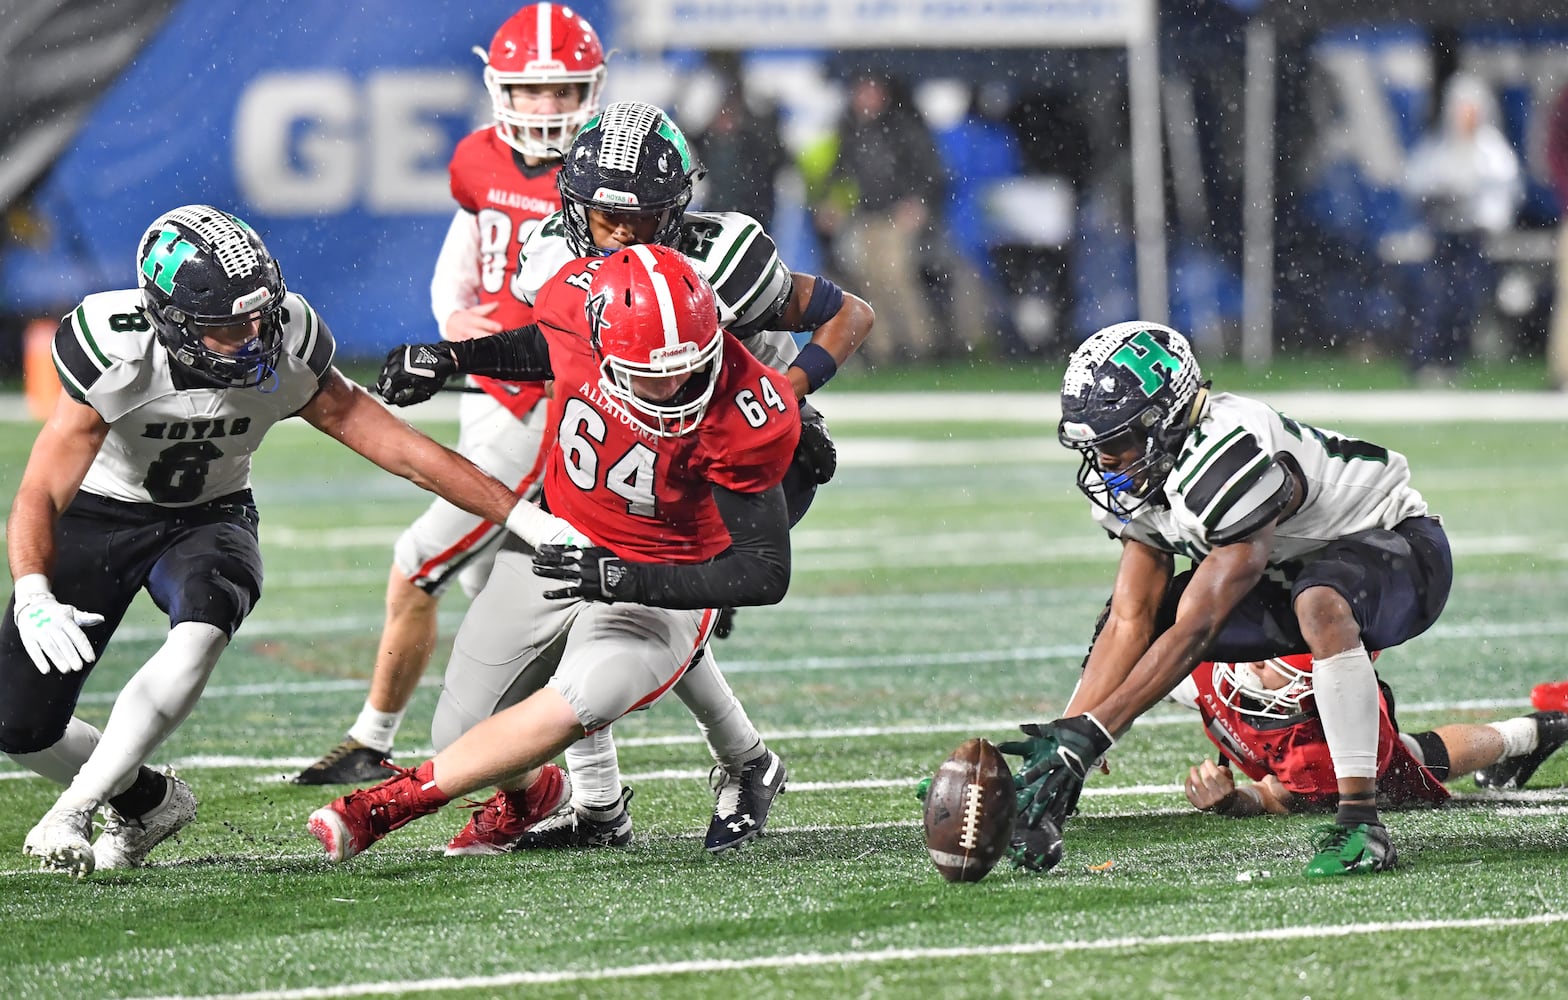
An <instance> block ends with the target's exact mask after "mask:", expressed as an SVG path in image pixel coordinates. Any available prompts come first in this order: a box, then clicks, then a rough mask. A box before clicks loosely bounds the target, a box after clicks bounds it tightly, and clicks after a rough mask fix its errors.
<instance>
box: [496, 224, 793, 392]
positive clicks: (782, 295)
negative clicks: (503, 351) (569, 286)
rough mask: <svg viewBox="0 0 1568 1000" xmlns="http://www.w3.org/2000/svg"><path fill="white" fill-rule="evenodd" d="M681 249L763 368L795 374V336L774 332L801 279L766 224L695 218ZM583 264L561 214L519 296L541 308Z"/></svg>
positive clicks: (531, 257) (528, 249) (545, 227)
mask: <svg viewBox="0 0 1568 1000" xmlns="http://www.w3.org/2000/svg"><path fill="white" fill-rule="evenodd" d="M675 249H677V250H679V251H680V252H681V253H682V254H684V255H685V256H686V257H687V259H689V260H690V261H691V264H692V267H694V268H695V269H696V270H697V273H698V274H700V275H702V276H703V277H704V278H706V279H708V284H710V285H712V286H713V295H714V297H715V298H717V299H718V300H719V308H720V310H721V313H722V315H721V319H720V321H721V323H722V324H723V325H724V328H725V329H727V330H729V331H730V332H731V333H733V334H734V335H735V336H737V337H739V338H740V339H741V341H742V342H744V343H745V345H746V347H747V349H748V350H750V351H751V353H752V354H753V355H755V356H756V357H757V358H758V359H759V360H760V361H761V362H762V363H763V364H765V365H767V366H768V367H770V368H774V369H776V370H778V371H783V370H784V369H785V368H788V367H789V364H790V362H791V361H793V360H795V355H796V354H798V353H799V348H797V347H796V345H795V339H794V337H792V336H790V335H789V334H788V333H787V332H783V331H775V330H774V329H773V326H774V324H775V321H776V320H777V319H778V317H779V314H780V313H781V312H782V311H783V310H784V307H785V305H786V304H787V303H788V302H789V296H790V292H791V291H792V290H793V287H794V278H793V276H792V275H791V274H790V270H789V268H787V267H785V266H784V262H783V261H782V260H780V259H779V251H778V247H776V246H775V245H774V243H773V237H771V236H769V235H768V234H767V233H766V232H765V231H764V230H763V228H762V223H760V222H758V221H757V220H756V219H753V218H752V217H751V216H749V215H742V214H741V213H739V212H687V213H686V216H685V218H684V219H683V220H682V222H681V235H680V245H679V246H677V247H676V248H675ZM576 257H577V255H576V254H575V253H573V252H572V248H571V247H570V246H568V245H567V242H566V223H565V222H564V221H563V220H562V218H561V215H560V213H556V214H555V215H552V216H550V217H549V218H548V219H546V220H544V222H543V223H542V224H541V225H540V226H539V229H538V230H537V231H536V232H535V233H534V235H533V236H532V237H530V238H529V240H528V242H527V243H526V244H524V246H523V250H522V264H521V266H520V267H519V268H518V272H517V286H518V290H519V294H520V295H522V296H523V297H524V298H525V299H527V301H529V302H532V301H534V300H535V299H536V298H537V296H538V294H539V289H540V288H542V287H544V283H545V282H546V281H549V280H550V278H551V277H552V276H554V274H555V272H557V271H559V270H560V269H561V268H562V267H563V266H564V265H566V264H568V263H570V262H571V261H573V260H575V259H576Z"/></svg>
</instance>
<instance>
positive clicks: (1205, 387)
mask: <svg viewBox="0 0 1568 1000" xmlns="http://www.w3.org/2000/svg"><path fill="white" fill-rule="evenodd" d="M1208 402H1209V383H1207V382H1205V383H1203V384H1202V385H1200V386H1198V392H1197V394H1196V395H1194V396H1193V397H1192V406H1191V407H1190V408H1189V409H1188V410H1187V419H1186V420H1184V421H1182V425H1181V426H1182V429H1183V430H1189V431H1190V430H1192V429H1193V428H1194V427H1196V426H1198V418H1200V417H1202V416H1203V408H1204V406H1206V405H1208Z"/></svg>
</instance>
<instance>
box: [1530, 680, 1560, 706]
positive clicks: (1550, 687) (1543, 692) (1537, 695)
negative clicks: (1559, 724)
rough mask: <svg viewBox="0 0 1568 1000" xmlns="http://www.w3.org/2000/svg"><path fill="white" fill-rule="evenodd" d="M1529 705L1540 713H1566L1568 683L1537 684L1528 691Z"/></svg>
mask: <svg viewBox="0 0 1568 1000" xmlns="http://www.w3.org/2000/svg"><path fill="white" fill-rule="evenodd" d="M1530 704H1532V705H1534V706H1535V707H1536V708H1537V709H1539V710H1540V711H1542V712H1568V681H1556V682H1555V683H1552V684H1537V685H1536V686H1535V687H1534V688H1533V689H1532V690H1531V691H1530Z"/></svg>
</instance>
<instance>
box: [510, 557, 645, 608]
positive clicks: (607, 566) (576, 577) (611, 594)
mask: <svg viewBox="0 0 1568 1000" xmlns="http://www.w3.org/2000/svg"><path fill="white" fill-rule="evenodd" d="M534 573H535V574H536V575H538V576H547V577H550V578H551V579H553V580H565V581H566V582H567V586H565V587H562V588H561V589H559V590H547V591H545V594H544V596H545V597H547V598H549V599H550V600H552V601H555V600H562V599H566V598H580V599H582V600H584V601H603V602H605V603H606V604H613V603H615V602H616V601H627V600H632V599H633V598H632V594H631V590H632V570H631V566H630V565H628V564H627V563H626V562H625V561H624V560H622V559H621V558H620V557H619V556H617V555H616V554H615V553H614V552H611V551H610V550H609V549H607V548H604V547H603V546H599V545H593V546H589V547H587V548H584V547H582V546H578V545H541V546H539V550H538V551H537V552H535V553H534Z"/></svg>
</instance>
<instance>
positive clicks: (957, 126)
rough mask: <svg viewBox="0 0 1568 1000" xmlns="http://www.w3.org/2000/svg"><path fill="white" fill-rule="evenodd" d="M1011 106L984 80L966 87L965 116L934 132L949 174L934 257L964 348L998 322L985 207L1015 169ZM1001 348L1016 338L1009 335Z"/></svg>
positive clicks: (993, 237) (991, 233)
mask: <svg viewBox="0 0 1568 1000" xmlns="http://www.w3.org/2000/svg"><path fill="white" fill-rule="evenodd" d="M1010 106H1011V100H1010V95H1009V94H1008V92H1007V88H1006V87H1005V86H1004V85H1002V84H1000V83H987V84H983V85H981V86H979V87H976V88H975V89H974V93H973V94H972V95H971V97H970V101H969V109H968V113H967V114H966V115H965V116H964V117H963V118H961V119H960V120H959V121H958V122H956V123H954V124H953V125H951V126H949V127H947V128H943V129H938V130H937V131H936V135H935V138H936V143H937V150H938V152H939V153H940V154H941V156H942V160H943V162H944V163H946V165H947V169H948V172H949V175H950V177H951V181H952V183H951V186H950V190H949V196H948V203H947V216H946V221H947V236H948V239H947V240H946V241H945V242H944V243H942V244H941V248H942V250H943V251H945V252H943V253H941V254H939V257H938V259H939V260H941V261H943V263H944V264H945V266H943V267H942V270H943V271H945V275H946V278H945V281H943V284H944V285H945V287H946V291H947V293H948V295H947V296H946V301H947V302H948V303H949V304H950V307H951V321H952V328H953V329H954V330H955V331H958V333H959V336H960V338H962V339H963V340H964V342H965V343H967V345H968V346H970V347H975V346H978V344H979V341H980V338H982V337H983V336H985V334H986V332H987V331H988V330H997V329H1001V328H1002V327H1003V326H1004V325H1006V322H1005V320H1004V319H1003V318H1002V316H1001V315H1000V313H1001V312H1002V310H1001V301H1000V293H1001V290H1002V287H1001V283H1000V278H999V275H998V273H997V268H996V265H995V263H994V261H993V260H992V259H991V250H992V247H994V246H995V245H996V244H997V243H998V242H999V240H998V234H997V232H996V227H994V226H993V225H992V224H991V216H990V214H989V210H988V207H987V204H986V198H987V196H988V194H990V193H991V191H992V190H993V189H994V186H995V185H996V183H997V182H999V181H1005V180H1009V179H1012V178H1015V177H1017V176H1018V175H1019V173H1020V172H1021V171H1022V157H1021V156H1020V155H1019V151H1018V137H1017V135H1016V134H1014V132H1013V128H1012V126H1011V125H1010V124H1008V121H1007V112H1008V110H1009V108H1010ZM1006 340H1007V341H1008V342H1009V343H1008V346H1009V350H1012V344H1013V343H1014V342H1015V341H1016V338H1015V337H1013V336H1011V335H1009V336H1007V337H1006Z"/></svg>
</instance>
